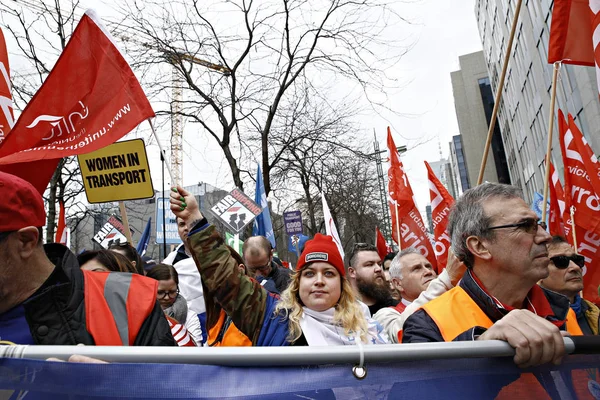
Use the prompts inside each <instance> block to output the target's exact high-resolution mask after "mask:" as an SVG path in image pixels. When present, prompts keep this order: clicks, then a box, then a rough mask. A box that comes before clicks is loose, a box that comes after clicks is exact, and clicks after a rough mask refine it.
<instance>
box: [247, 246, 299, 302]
mask: <svg viewBox="0 0 600 400" xmlns="http://www.w3.org/2000/svg"><path fill="white" fill-rule="evenodd" d="M242 256H243V257H244V262H245V265H246V268H247V270H248V276H250V277H251V278H255V279H257V280H258V281H259V282H260V283H261V284H262V285H263V286H264V285H265V284H267V282H268V281H272V282H273V283H274V284H275V288H276V289H277V291H278V292H279V293H283V291H284V290H285V289H287V287H288V286H289V284H290V281H291V278H292V271H290V270H289V269H287V268H281V267H279V266H278V265H277V264H276V263H275V262H274V261H273V249H272V248H271V242H269V239H267V238H266V237H264V236H252V237H249V238H248V239H246V240H245V241H244V244H243V246H242ZM261 278H262V279H261Z"/></svg>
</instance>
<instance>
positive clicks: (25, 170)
mask: <svg viewBox="0 0 600 400" xmlns="http://www.w3.org/2000/svg"><path fill="white" fill-rule="evenodd" d="M152 116H154V111H153V110H152V107H151V106H150V103H149V102H148V99H147V98H146V96H145V94H144V91H143V90H142V88H141V87H140V84H139V82H138V81H137V79H136V77H135V75H134V74H133V71H132V70H131V68H130V67H129V65H128V64H127V61H126V60H125V58H124V57H123V55H122V54H121V52H120V51H119V49H118V48H117V47H116V45H115V43H114V40H113V38H112V37H111V36H110V34H109V33H108V31H106V29H105V28H104V27H103V25H102V24H101V23H100V21H99V18H98V17H97V15H96V14H95V12H93V11H91V10H88V11H87V12H86V13H85V14H84V16H83V17H82V18H81V21H80V22H79V24H78V25H77V28H76V29H75V31H74V32H73V35H72V36H71V39H70V40H69V43H68V44H67V46H66V47H65V49H64V51H63V52H62V54H61V56H60V57H59V59H58V61H57V62H56V64H55V66H54V68H53V69H52V72H51V73H50V74H49V75H48V77H47V78H46V81H45V82H44V84H43V85H42V87H41V88H40V89H39V90H38V92H37V93H36V94H35V96H34V97H33V98H32V99H31V101H30V102H29V104H28V105H27V107H26V108H25V110H24V111H23V113H22V114H21V117H20V118H19V120H18V121H17V123H16V124H15V126H14V127H13V129H12V130H11V132H10V134H9V135H7V136H6V137H5V139H4V141H3V142H2V144H1V145H0V165H7V164H15V163H21V167H20V168H18V169H17V170H20V173H19V174H18V175H19V176H22V177H25V176H24V175H27V176H31V175H35V174H36V173H38V171H37V168H36V169H35V170H34V168H32V167H31V164H28V163H27V162H30V161H38V160H52V159H60V158H62V157H67V156H72V155H77V154H84V153H89V152H91V151H94V150H98V149H100V148H102V147H105V146H107V145H109V144H111V143H113V142H115V141H117V140H118V139H120V138H121V137H123V136H124V135H125V134H127V133H129V132H130V131H131V130H132V129H133V128H135V127H136V126H137V125H138V124H139V123H140V122H142V121H144V120H145V119H147V118H150V117H152ZM2 170H4V168H2ZM50 176H51V174H50ZM46 184H47V182H46Z"/></svg>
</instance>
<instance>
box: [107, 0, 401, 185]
mask: <svg viewBox="0 0 600 400" xmlns="http://www.w3.org/2000/svg"><path fill="white" fill-rule="evenodd" d="M123 14H124V17H123V20H122V21H120V22H119V23H115V24H114V25H112V28H113V30H114V31H115V32H116V35H117V36H118V37H124V36H125V37H127V36H129V37H136V38H137V39H136V41H138V42H141V43H142V45H141V46H139V48H138V52H137V54H135V55H134V56H133V58H134V59H135V60H136V63H137V65H138V66H139V67H141V68H146V69H147V68H150V67H152V66H155V65H157V64H161V65H172V66H173V67H174V68H176V71H177V74H178V76H179V77H180V78H181V79H183V80H184V82H185V85H184V86H185V91H184V97H185V99H186V100H185V101H183V102H182V104H180V105H179V106H178V107H177V108H178V109H179V110H178V111H177V113H178V114H179V115H181V116H184V117H185V118H187V119H189V120H190V121H194V122H197V123H199V124H200V125H201V126H202V127H203V128H204V129H205V130H206V132H208V133H209V134H210V135H211V136H212V137H213V138H214V139H215V140H216V141H217V143H218V144H219V146H220V147H221V148H222V151H223V154H224V156H225V158H226V160H227V162H228V164H229V167H230V169H231V173H232V176H233V181H234V184H235V185H236V186H238V187H240V188H243V181H242V176H241V168H240V165H239V160H238V157H236V152H242V151H244V149H243V148H240V146H241V144H240V143H243V142H244V141H245V140H246V139H248V138H251V137H255V138H259V143H258V147H257V148H251V149H248V151H249V152H252V153H255V154H260V155H261V159H262V160H261V162H262V172H263V180H264V184H265V191H266V193H267V194H269V192H270V191H271V190H272V184H271V172H272V169H273V168H275V165H276V164H277V162H278V161H279V159H278V158H277V156H275V157H274V156H273V149H272V147H271V145H270V143H271V142H270V135H271V134H272V130H273V127H274V126H276V125H277V119H278V118H279V117H281V115H280V109H281V107H282V105H283V104H285V102H286V95H287V94H288V92H290V91H291V90H293V89H294V86H295V85H296V83H297V81H298V80H299V79H300V78H302V77H306V76H311V77H312V78H311V80H312V81H314V83H315V85H316V84H317V82H318V81H320V80H326V79H338V80H341V81H345V82H351V83H352V85H353V86H358V87H360V88H362V89H363V91H364V92H363V96H364V97H367V98H368V97H369V96H368V94H369V89H373V90H375V91H377V92H378V93H385V89H386V87H389V83H390V82H389V80H388V79H387V77H386V74H385V72H386V70H387V69H388V68H389V66H390V65H394V64H395V62H396V61H397V59H398V58H399V57H400V56H401V55H402V53H403V52H404V49H400V48H397V47H392V46H390V45H389V42H388V41H386V40H385V39H384V34H385V33H386V32H387V28H388V27H390V26H394V27H395V28H397V25H398V24H397V22H398V21H403V20H402V19H401V18H400V17H399V16H398V15H397V14H395V13H394V11H393V10H392V9H391V8H390V6H389V5H388V4H387V3H386V2H385V0H358V1H357V0H330V1H327V2H323V1H321V0H271V1H260V2H259V1H256V0H235V1H223V2H214V1H213V2H210V1H208V2H207V1H199V0H192V1H191V2H190V1H189V0H173V1H169V2H163V1H162V0H161V1H152V0H148V1H144V2H141V1H134V0H131V1H129V2H128V3H127V5H126V6H124V9H123ZM380 54H381V55H383V54H385V59H384V58H383V57H382V56H380ZM207 67H208V68H209V70H207V69H206V68H207ZM219 68H220V71H221V73H218V74H215V73H209V72H207V71H214V70H215V69H216V70H219ZM162 71H163V73H164V70H162ZM154 83H155V89H154V90H155V91H156V92H157V93H158V92H161V91H164V89H172V87H173V84H172V79H171V78H170V76H167V77H165V76H164V74H163V77H162V79H161V76H155V79H154ZM379 105H382V106H383V102H381V103H380V104H379ZM171 112H172V111H171V107H165V109H163V110H158V114H161V113H162V114H169V113H171ZM234 139H237V144H236V143H235V142H234Z"/></svg>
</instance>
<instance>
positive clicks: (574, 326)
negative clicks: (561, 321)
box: [566, 307, 583, 336]
mask: <svg viewBox="0 0 600 400" xmlns="http://www.w3.org/2000/svg"><path fill="white" fill-rule="evenodd" d="M566 323H567V332H569V333H570V334H571V335H574V336H583V331H582V330H581V327H580V326H579V322H577V314H575V311H573V309H572V308H571V307H569V312H568V313H567V322H566Z"/></svg>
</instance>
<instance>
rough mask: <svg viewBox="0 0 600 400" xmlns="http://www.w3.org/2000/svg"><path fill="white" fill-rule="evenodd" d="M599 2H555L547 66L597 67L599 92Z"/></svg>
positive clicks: (575, 0) (597, 0)
mask: <svg viewBox="0 0 600 400" xmlns="http://www.w3.org/2000/svg"><path fill="white" fill-rule="evenodd" d="M599 45H600V0H554V8H553V10H552V22H551V26H550V40H549V45H548V62H549V63H554V62H556V61H562V62H563V63H565V64H574V65H585V66H590V67H591V66H595V67H596V77H597V79H598V88H599V91H600V68H599V65H600V47H599Z"/></svg>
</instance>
